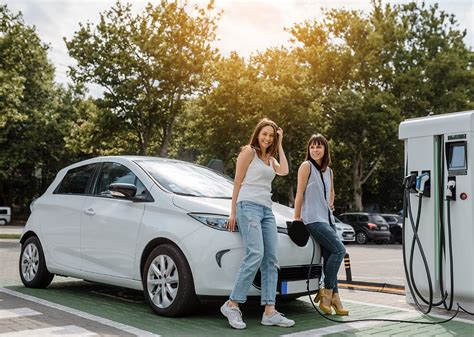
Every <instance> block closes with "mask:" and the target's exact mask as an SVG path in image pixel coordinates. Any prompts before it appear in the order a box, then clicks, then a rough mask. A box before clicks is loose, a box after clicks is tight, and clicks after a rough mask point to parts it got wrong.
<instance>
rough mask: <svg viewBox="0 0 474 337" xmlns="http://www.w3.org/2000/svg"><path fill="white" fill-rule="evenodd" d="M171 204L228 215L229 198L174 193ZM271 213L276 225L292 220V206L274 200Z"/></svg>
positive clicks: (182, 207) (192, 209) (279, 225)
mask: <svg viewBox="0 0 474 337" xmlns="http://www.w3.org/2000/svg"><path fill="white" fill-rule="evenodd" d="M173 204H174V205H175V206H176V207H179V208H181V209H184V210H186V211H188V212H193V213H209V214H220V215H229V214H230V207H231V200H230V199H220V198H203V197H189V196H182V195H177V194H176V195H174V197H173ZM272 210H273V214H274V215H275V221H276V223H277V226H278V227H283V228H287V225H286V222H287V221H292V220H293V208H290V207H287V206H284V205H281V204H279V203H276V202H274V203H273V205H272Z"/></svg>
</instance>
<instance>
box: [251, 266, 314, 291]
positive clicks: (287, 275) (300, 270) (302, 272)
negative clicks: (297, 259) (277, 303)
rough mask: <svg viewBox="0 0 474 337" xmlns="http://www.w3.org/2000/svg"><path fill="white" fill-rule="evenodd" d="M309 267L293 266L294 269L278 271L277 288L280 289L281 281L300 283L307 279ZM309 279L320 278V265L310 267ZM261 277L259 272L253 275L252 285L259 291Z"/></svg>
mask: <svg viewBox="0 0 474 337" xmlns="http://www.w3.org/2000/svg"><path fill="white" fill-rule="evenodd" d="M308 271H309V265H306V266H295V267H283V268H280V269H279V270H278V287H280V284H281V281H300V280H307V279H308ZM309 278H310V279H315V278H321V265H315V264H313V266H312V267H311V274H310V277H309ZM261 284H262V283H261V275H260V270H259V271H258V272H257V275H255V279H254V280H253V285H254V286H255V287H256V288H258V289H260V287H261Z"/></svg>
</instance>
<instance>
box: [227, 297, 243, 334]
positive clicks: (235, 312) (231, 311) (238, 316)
mask: <svg viewBox="0 0 474 337" xmlns="http://www.w3.org/2000/svg"><path fill="white" fill-rule="evenodd" d="M221 312H222V315H224V316H225V317H227V319H228V320H229V324H230V326H231V327H233V328H234V329H245V327H246V326H247V325H246V324H245V323H244V321H243V320H242V312H241V311H240V309H239V308H237V307H229V301H226V302H225V303H224V304H223V305H222V307H221Z"/></svg>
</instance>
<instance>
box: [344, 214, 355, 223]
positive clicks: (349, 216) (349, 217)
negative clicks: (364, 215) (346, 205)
mask: <svg viewBox="0 0 474 337" xmlns="http://www.w3.org/2000/svg"><path fill="white" fill-rule="evenodd" d="M343 221H345V222H356V221H357V217H356V216H355V215H352V214H346V215H345V216H344V220H343Z"/></svg>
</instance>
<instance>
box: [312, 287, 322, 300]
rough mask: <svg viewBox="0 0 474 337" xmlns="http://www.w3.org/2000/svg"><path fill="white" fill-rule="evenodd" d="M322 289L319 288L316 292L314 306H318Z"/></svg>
mask: <svg viewBox="0 0 474 337" xmlns="http://www.w3.org/2000/svg"><path fill="white" fill-rule="evenodd" d="M323 289H324V288H319V289H318V291H317V292H316V295H314V299H313V301H314V304H318V302H319V300H320V299H321V292H322V291H323Z"/></svg>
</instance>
